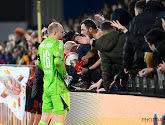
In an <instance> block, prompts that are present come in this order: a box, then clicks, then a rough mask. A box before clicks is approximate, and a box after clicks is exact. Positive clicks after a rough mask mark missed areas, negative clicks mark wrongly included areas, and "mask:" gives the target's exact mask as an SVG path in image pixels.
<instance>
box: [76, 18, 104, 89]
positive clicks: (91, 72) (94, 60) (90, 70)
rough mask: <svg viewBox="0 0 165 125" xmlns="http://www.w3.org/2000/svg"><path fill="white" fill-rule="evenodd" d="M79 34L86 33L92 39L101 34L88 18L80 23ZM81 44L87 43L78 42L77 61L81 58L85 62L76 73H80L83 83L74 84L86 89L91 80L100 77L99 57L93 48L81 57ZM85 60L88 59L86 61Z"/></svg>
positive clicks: (95, 80) (82, 49)
mask: <svg viewBox="0 0 165 125" xmlns="http://www.w3.org/2000/svg"><path fill="white" fill-rule="evenodd" d="M81 34H82V35H84V36H86V35H88V36H89V37H90V38H94V39H98V38H99V37H100V36H101V35H102V34H101V32H100V31H99V30H98V29H97V27H96V24H95V23H94V22H93V21H92V20H90V19H87V20H84V21H83V22H82V23H81ZM83 46H87V45H83V44H80V45H79V48H78V54H79V56H78V58H79V61H80V60H82V61H84V62H85V64H86V65H84V66H83V67H80V68H81V72H79V73H78V74H81V75H82V80H83V83H82V84H80V85H79V84H78V85H76V86H77V87H80V88H84V89H88V88H89V86H90V85H91V82H92V81H93V82H97V81H98V80H99V79H100V78H101V69H100V67H99V66H100V64H101V59H99V56H98V52H97V51H96V50H95V48H92V49H91V50H90V51H89V52H88V53H87V54H86V55H85V56H83V57H82V55H80V53H81V52H83V51H84V47H83ZM88 46H89V45H88ZM86 60H89V61H88V62H86ZM96 76H97V79H96Z"/></svg>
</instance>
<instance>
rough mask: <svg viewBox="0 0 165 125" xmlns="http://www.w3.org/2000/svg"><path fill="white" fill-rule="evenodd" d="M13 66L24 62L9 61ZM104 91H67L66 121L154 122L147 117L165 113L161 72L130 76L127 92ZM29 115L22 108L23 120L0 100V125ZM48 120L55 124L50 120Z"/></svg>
mask: <svg viewBox="0 0 165 125" xmlns="http://www.w3.org/2000/svg"><path fill="white" fill-rule="evenodd" d="M0 66H6V65H0ZM9 66H11V65H9ZM12 67H25V66H22V65H20V66H18V65H12ZM27 67H30V68H31V67H33V66H27ZM104 93H109V94H102V93H101V94H100V93H96V91H72V92H71V93H70V102H71V111H70V112H68V113H67V117H66V123H65V124H66V125H143V124H144V125H151V124H152V125H153V121H151V120H150V121H147V119H151V118H154V114H155V113H156V114H157V117H158V118H161V117H162V115H163V114H164V113H165V106H164V104H165V99H164V97H165V77H164V75H163V76H161V77H160V76H159V77H158V76H157V75H154V77H153V78H146V77H145V78H137V77H136V78H134V79H129V80H128V83H127V92H117V93H112V92H104ZM147 96H151V97H147ZM158 97H161V98H158ZM29 119H30V114H29V113H27V112H25V113H24V118H23V120H18V119H17V118H16V116H15V115H14V113H13V112H12V111H11V110H10V109H9V108H8V107H7V105H6V104H4V103H0V125H27V124H28V121H29ZM53 119H54V118H53ZM118 119H120V120H118ZM52 121H54V120H52ZM158 122H161V120H159V121H158ZM121 123H122V124H121ZM51 124H52V125H54V123H53V122H52V123H51Z"/></svg>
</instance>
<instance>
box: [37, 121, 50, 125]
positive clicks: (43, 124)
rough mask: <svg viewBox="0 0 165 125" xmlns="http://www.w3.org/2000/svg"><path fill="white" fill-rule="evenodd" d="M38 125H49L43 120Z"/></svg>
mask: <svg viewBox="0 0 165 125" xmlns="http://www.w3.org/2000/svg"><path fill="white" fill-rule="evenodd" d="M38 125H48V123H47V122H45V121H43V120H40V122H39V123H38Z"/></svg>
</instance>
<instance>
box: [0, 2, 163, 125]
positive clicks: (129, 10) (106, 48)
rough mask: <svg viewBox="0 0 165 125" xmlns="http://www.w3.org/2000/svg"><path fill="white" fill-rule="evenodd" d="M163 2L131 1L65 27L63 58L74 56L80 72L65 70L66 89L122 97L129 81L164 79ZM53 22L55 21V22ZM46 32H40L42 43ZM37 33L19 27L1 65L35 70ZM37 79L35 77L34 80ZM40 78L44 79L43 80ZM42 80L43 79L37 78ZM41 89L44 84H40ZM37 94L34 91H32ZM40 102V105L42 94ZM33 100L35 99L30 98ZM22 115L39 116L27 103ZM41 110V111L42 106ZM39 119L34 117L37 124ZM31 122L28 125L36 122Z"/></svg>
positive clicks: (0, 49)
mask: <svg viewBox="0 0 165 125" xmlns="http://www.w3.org/2000/svg"><path fill="white" fill-rule="evenodd" d="M164 3H165V1H163V0H162V1H161V0H146V1H145V0H131V1H129V3H127V2H126V1H125V2H119V3H118V4H116V5H110V4H107V3H105V4H104V8H103V9H102V10H101V11H100V12H98V13H94V14H84V15H83V16H80V17H79V18H77V19H69V20H68V21H64V22H63V23H62V24H63V27H64V31H65V36H64V38H63V42H64V43H65V45H64V56H67V55H68V54H69V53H70V52H74V53H77V55H78V62H79V63H80V62H82V61H83V65H82V66H80V67H78V68H79V69H80V71H79V72H77V70H76V69H75V67H72V66H67V65H66V69H67V72H68V74H69V75H70V76H72V78H73V79H72V81H71V83H70V85H69V88H70V89H76V90H96V91H97V92H100V91H126V87H127V81H128V79H129V78H130V77H153V76H154V75H157V74H158V76H160V75H159V74H164V73H165V63H164V61H165V50H164V48H165V31H164V30H165V20H164V19H165V5H164ZM53 21H54V22H56V20H53ZM47 37H48V36H47V28H43V29H42V40H44V39H46V38H47ZM39 45H40V43H38V31H33V30H27V31H24V30H23V29H22V28H20V27H18V28H16V29H15V30H14V31H13V34H10V35H9V36H8V42H7V43H3V42H1V43H0V64H20V65H36V60H37V53H38V47H39ZM36 70H37V72H36V74H35V69H33V75H32V77H31V78H30V79H29V81H28V87H27V92H29V93H31V91H33V90H32V84H33V82H34V83H35V84H34V86H35V87H36V88H41V87H38V85H37V84H36V83H43V79H42V77H43V76H44V74H43V72H42V70H40V69H39V67H37V69H36ZM34 74H35V75H34ZM41 74H42V75H41ZM38 76H42V77H38ZM42 85H43V84H42ZM35 91H36V90H35ZM40 92H41V93H39V96H40V97H38V99H40V101H41V102H42V99H41V98H42V92H43V91H42V90H40ZM32 96H33V95H32ZM27 98H28V100H30V101H27V104H26V110H27V111H32V109H33V111H32V114H33V115H34V113H36V112H40V111H41V109H35V110H34V107H33V105H36V107H38V105H39V103H37V104H35V103H36V102H35V100H31V95H30V96H29V97H28V96H27ZM34 98H35V97H34ZM40 107H41V106H40ZM40 117H41V115H40V113H38V116H37V118H38V120H36V124H38V122H39V119H40ZM32 118H33V119H31V121H30V122H29V125H30V124H32V123H33V122H34V116H32Z"/></svg>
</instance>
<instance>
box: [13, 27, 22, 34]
mask: <svg viewBox="0 0 165 125" xmlns="http://www.w3.org/2000/svg"><path fill="white" fill-rule="evenodd" d="M14 33H16V34H18V35H20V36H23V35H24V29H23V28H20V27H18V28H16V29H15V30H14Z"/></svg>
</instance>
